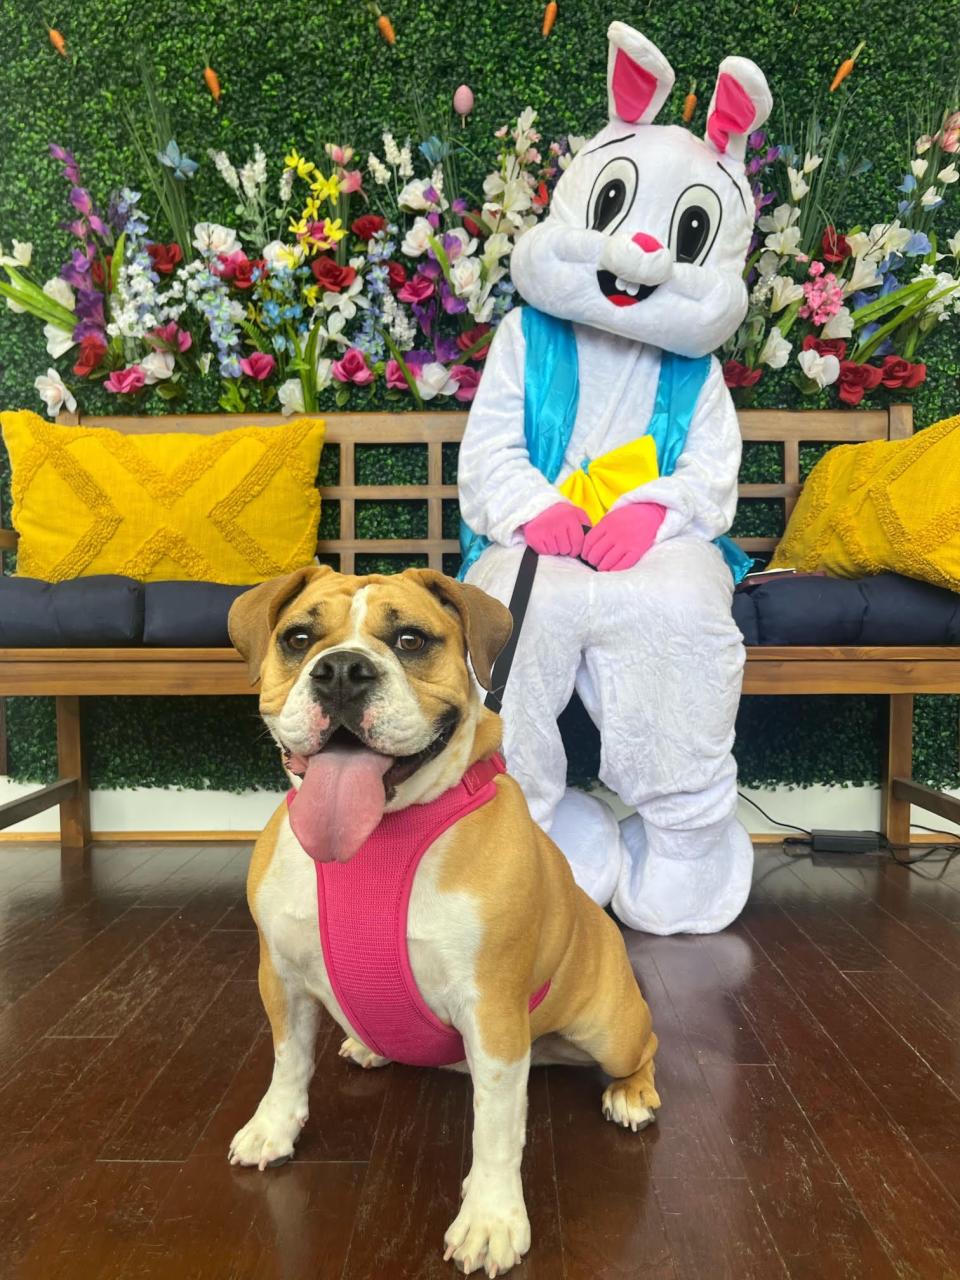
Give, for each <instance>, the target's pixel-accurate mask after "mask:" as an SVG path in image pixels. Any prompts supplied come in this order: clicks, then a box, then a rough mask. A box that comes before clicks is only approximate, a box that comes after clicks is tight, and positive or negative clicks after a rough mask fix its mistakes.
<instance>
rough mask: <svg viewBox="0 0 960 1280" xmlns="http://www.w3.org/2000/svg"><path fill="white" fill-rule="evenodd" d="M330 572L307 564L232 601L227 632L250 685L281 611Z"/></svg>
mask: <svg viewBox="0 0 960 1280" xmlns="http://www.w3.org/2000/svg"><path fill="white" fill-rule="evenodd" d="M332 572H333V570H332V569H330V568H329V567H328V566H327V565H314V564H311V565H307V566H306V567H305V568H303V569H297V570H296V572H295V573H286V574H284V575H283V577H281V578H271V579H270V580H269V581H268V582H261V583H260V584H259V586H256V587H251V589H250V590H249V591H245V592H244V593H243V595H242V596H237V598H236V600H234V602H233V604H232V605H231V606H230V613H229V614H228V616H227V631H228V632H229V635H230V639H231V641H232V643H233V647H234V648H235V649H236V650H237V652H238V653H239V654H240V656H241V657H242V658H244V659H245V660H246V663H247V670H248V672H249V673H250V683H251V684H256V683H257V681H258V680H259V679H260V668H261V666H262V665H263V660H264V658H265V657H266V655H267V646H268V645H269V643H270V637H271V635H272V634H273V628H274V627H275V626H276V624H277V618H279V617H280V614H281V612H282V610H283V609H284V608H285V607H286V606H287V605H288V604H290V602H291V601H292V600H294V599H295V598H296V597H297V596H298V595H299V594H300V592H301V591H302V590H303V589H304V587H306V586H307V584H308V583H310V582H313V581H314V580H315V579H316V578H322V577H324V576H325V575H326V574H328V573H332Z"/></svg>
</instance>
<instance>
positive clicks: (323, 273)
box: [310, 257, 357, 293]
mask: <svg viewBox="0 0 960 1280" xmlns="http://www.w3.org/2000/svg"><path fill="white" fill-rule="evenodd" d="M310 270H311V271H312V272H313V274H314V276H315V277H316V281H317V284H319V285H322V287H323V288H324V289H325V290H326V292H327V293H340V292H341V290H343V289H349V288H350V286H351V285H352V284H353V282H354V280H355V279H356V278H357V273H356V271H355V270H354V269H353V267H341V266H338V265H337V263H336V262H334V260H333V258H327V257H319V258H314V260H313V262H311V263H310Z"/></svg>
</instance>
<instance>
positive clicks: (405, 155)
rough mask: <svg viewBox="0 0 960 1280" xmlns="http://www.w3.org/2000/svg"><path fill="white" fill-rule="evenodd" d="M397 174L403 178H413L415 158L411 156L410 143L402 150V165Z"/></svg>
mask: <svg viewBox="0 0 960 1280" xmlns="http://www.w3.org/2000/svg"><path fill="white" fill-rule="evenodd" d="M397 173H399V175H400V177H401V178H412V177H413V157H412V156H411V154H410V145H409V143H408V144H407V145H406V146H405V147H402V148H401V150H400V163H399V164H398V165H397Z"/></svg>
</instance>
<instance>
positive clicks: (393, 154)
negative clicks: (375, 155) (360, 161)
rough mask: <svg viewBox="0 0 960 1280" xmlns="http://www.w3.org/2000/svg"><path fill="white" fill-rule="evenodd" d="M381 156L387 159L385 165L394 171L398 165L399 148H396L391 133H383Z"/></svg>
mask: <svg viewBox="0 0 960 1280" xmlns="http://www.w3.org/2000/svg"><path fill="white" fill-rule="evenodd" d="M383 154H384V155H385V156H386V158H387V164H388V165H390V166H391V167H392V168H394V169H396V168H398V167H399V164H400V148H399V147H398V146H397V144H396V141H395V139H394V136H393V134H392V133H389V132H385V133H384V135H383Z"/></svg>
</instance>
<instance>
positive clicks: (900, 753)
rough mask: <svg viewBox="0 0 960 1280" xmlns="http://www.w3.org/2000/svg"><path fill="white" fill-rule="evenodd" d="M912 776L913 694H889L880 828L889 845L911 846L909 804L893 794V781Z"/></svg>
mask: <svg viewBox="0 0 960 1280" xmlns="http://www.w3.org/2000/svg"><path fill="white" fill-rule="evenodd" d="M912 777H913V694H912V693H892V694H891V695H890V700H889V709H888V711H887V745H886V751H885V752H884V758H883V779H882V786H883V794H882V799H881V818H880V829H881V831H882V832H883V834H884V835H885V836H886V837H887V839H888V840H889V841H890V843H891V844H900V845H905V844H909V843H910V802H909V801H908V800H901V799H900V798H898V797H897V796H896V795H895V794H894V790H893V782H894V779H895V778H912Z"/></svg>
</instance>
